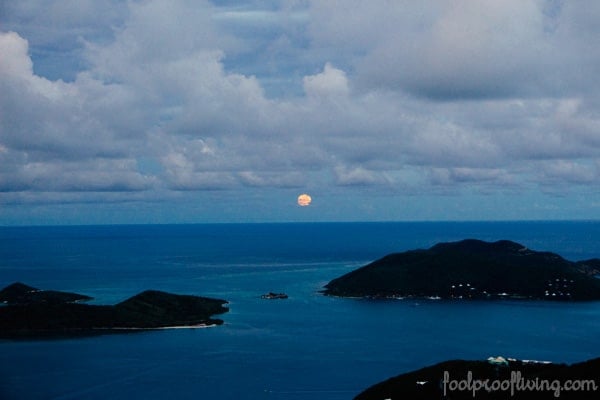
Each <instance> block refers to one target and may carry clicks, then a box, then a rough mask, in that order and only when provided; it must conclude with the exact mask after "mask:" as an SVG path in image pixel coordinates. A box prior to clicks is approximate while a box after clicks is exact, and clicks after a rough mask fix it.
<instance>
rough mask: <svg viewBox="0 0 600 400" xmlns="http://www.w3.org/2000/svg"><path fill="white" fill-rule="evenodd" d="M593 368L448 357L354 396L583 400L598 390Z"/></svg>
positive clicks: (597, 363)
mask: <svg viewBox="0 0 600 400" xmlns="http://www.w3.org/2000/svg"><path fill="white" fill-rule="evenodd" d="M598 371H600V358H595V359H592V360H589V361H585V362H581V363H576V364H571V365H567V364H554V363H551V362H549V361H536V360H517V359H513V358H504V357H490V358H488V359H487V360H479V361H465V360H451V361H445V362H441V363H439V364H436V365H433V366H429V367H425V368H422V369H419V370H417V371H413V372H408V373H405V374H402V375H398V376H396V377H394V378H390V379H388V380H386V381H383V382H380V383H378V384H375V385H373V386H371V387H370V388H368V389H366V390H365V391H363V392H362V393H360V394H359V395H357V396H356V397H355V400H385V399H389V400H393V399H411V400H435V399H453V400H461V399H464V400H466V399H471V400H472V399H481V400H492V399H516V400H525V399H527V400H538V399H540V400H541V399H556V398H560V399H571V400H573V399H581V400H584V399H585V400H588V399H594V398H596V396H597V395H598V391H600V381H599V380H598ZM488 389H489V390H488Z"/></svg>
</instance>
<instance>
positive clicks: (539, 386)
mask: <svg viewBox="0 0 600 400" xmlns="http://www.w3.org/2000/svg"><path fill="white" fill-rule="evenodd" d="M443 385H444V396H447V395H448V394H450V393H451V392H467V391H468V392H471V393H472V395H473V397H476V396H477V393H479V392H499V391H502V392H510V395H511V396H514V395H515V394H516V393H517V392H552V393H553V395H554V397H556V398H558V397H560V394H561V393H562V392H584V391H585V392H590V393H591V392H595V391H597V390H598V384H597V383H596V381H595V380H594V379H569V380H565V381H564V382H561V381H559V380H558V379H555V380H548V379H540V378H535V379H527V378H525V377H523V375H522V374H521V371H512V372H511V373H510V379H473V373H472V372H471V371H468V372H467V376H466V378H465V379H451V377H450V373H449V372H448V371H444V379H443Z"/></svg>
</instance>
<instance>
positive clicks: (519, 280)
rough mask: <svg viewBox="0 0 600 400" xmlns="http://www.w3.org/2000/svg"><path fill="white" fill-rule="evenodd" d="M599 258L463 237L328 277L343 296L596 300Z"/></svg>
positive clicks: (332, 291)
mask: <svg viewBox="0 0 600 400" xmlns="http://www.w3.org/2000/svg"><path fill="white" fill-rule="evenodd" d="M599 266H600V260H598V259H592V260H586V261H579V262H572V261H568V260H565V259H564V258H562V257H561V256H559V255H558V254H555V253H550V252H540V251H534V250H530V249H528V248H526V247H525V246H523V245H521V244H518V243H515V242H511V241H508V240H501V241H497V242H493V243H490V242H484V241H481V240H475V239H467V240H463V241H459V242H450V243H439V244H436V245H435V246H433V247H431V248H429V249H427V250H411V251H406V252H403V253H395V254H390V255H388V256H385V257H383V258H381V259H379V260H377V261H374V262H372V263H370V264H368V265H366V266H364V267H361V268H359V269H357V270H354V271H352V272H349V273H347V274H345V275H343V276H341V277H339V278H337V279H334V280H332V281H331V282H329V283H328V284H327V285H326V286H325V290H324V291H323V292H324V293H325V294H327V295H333V296H342V297H368V298H404V297H419V298H432V299H499V298H500V299H501V298H511V299H542V300H600V279H598V278H597V277H596V274H597V272H598V270H599Z"/></svg>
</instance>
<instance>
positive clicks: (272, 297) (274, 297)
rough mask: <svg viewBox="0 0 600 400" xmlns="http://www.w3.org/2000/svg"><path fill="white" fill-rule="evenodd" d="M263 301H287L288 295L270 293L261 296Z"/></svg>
mask: <svg viewBox="0 0 600 400" xmlns="http://www.w3.org/2000/svg"><path fill="white" fill-rule="evenodd" d="M260 298H261V299H266V300H285V299H287V298H288V295H287V294H285V293H274V292H269V293H266V294H263V295H261V296H260Z"/></svg>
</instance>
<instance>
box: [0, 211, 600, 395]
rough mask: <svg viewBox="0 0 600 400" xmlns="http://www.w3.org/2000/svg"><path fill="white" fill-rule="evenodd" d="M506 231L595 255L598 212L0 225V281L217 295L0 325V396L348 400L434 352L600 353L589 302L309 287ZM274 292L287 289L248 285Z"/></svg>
mask: <svg viewBox="0 0 600 400" xmlns="http://www.w3.org/2000/svg"><path fill="white" fill-rule="evenodd" d="M465 238H477V239H482V240H499V239H509V240H513V241H516V242H519V243H521V244H523V245H525V246H527V247H529V248H531V249H534V250H547V251H553V252H556V253H558V254H560V255H562V256H563V257H565V258H567V259H570V260H583V259H589V258H594V257H600V246H599V245H598V238H600V222H420V223H416V222H415V223H392V222H390V223H307V224H304V223H282V224H200V225H135V226H121V225H117V226H63V227H1V228H0V287H4V286H6V285H8V284H10V283H12V282H15V281H20V282H24V283H26V284H28V285H31V286H35V287H38V288H42V289H56V290H65V291H74V292H78V293H83V294H87V295H90V296H93V297H94V300H93V303H96V304H112V303H116V302H119V301H122V300H124V299H126V298H128V297H130V296H132V295H134V294H136V293H138V292H140V291H142V290H145V289H158V290H164V291H169V292H174V293H182V294H195V295H201V296H209V297H216V298H222V299H226V300H228V301H229V303H230V304H229V307H230V312H228V313H226V314H223V315H220V316H218V318H221V319H223V320H224V321H225V324H224V325H222V326H217V327H212V328H204V329H169V330H160V331H152V332H143V333H135V334H115V335H104V336H95V337H84V338H73V339H60V340H31V341H9V340H0V399H10V400H12V399H19V400H20V399H56V400H58V399H61V400H66V399H102V400H104V399H165V398H170V399H194V400H197V399H273V400H274V399H317V400H318V399H351V398H353V397H354V396H355V395H357V394H358V393H359V392H361V391H362V390H363V389H366V388H367V387H368V386H370V385H372V384H375V383H377V382H380V381H382V380H385V379H387V378H389V377H392V376H395V375H398V374H401V373H404V372H408V371H411V370H414V369H418V368H421V367H424V366H427V365H430V364H433V363H437V362H440V361H443V360H448V359H485V358H487V357H489V356H498V355H502V356H505V357H515V358H520V359H537V360H550V361H554V362H569V363H570V362H576V361H583V360H587V359H590V358H595V357H598V356H600V346H599V345H600V339H599V338H600V302H585V303H559V302H541V301H430V300H418V301H415V300H380V301H373V300H361V299H342V298H334V297H326V296H323V295H321V294H320V293H319V291H320V290H321V289H322V288H323V286H324V285H325V284H326V283H327V282H328V281H329V280H331V279H333V278H335V277H337V276H340V275H342V274H344V273H346V272H349V271H351V270H353V269H355V268H358V267H360V266H362V265H364V264H366V263H368V262H370V261H373V260H375V259H377V258H379V257H382V256H384V255H386V254H388V253H392V252H398V251H404V250H409V249H414V248H427V247H430V246H432V245H433V244H435V243H438V242H442V241H454V240H461V239H465ZM269 291H273V292H285V293H287V294H288V295H289V299H287V300H263V299H261V298H260V295H261V294H263V293H267V292H269Z"/></svg>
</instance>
